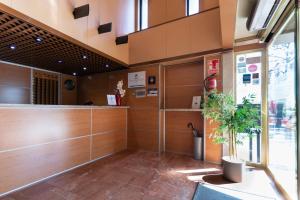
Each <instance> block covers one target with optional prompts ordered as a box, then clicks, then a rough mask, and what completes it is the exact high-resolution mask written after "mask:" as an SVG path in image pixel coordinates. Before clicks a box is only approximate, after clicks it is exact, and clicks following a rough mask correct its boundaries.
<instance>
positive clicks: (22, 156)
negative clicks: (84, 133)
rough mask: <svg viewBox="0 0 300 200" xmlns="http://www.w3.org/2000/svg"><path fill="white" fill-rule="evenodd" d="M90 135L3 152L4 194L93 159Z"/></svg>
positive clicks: (0, 172)
mask: <svg viewBox="0 0 300 200" xmlns="http://www.w3.org/2000/svg"><path fill="white" fill-rule="evenodd" d="M89 141H90V138H89V137H84V138H79V139H75V140H68V141H62V142H56V143H51V144H46V145H41V146H36V147H32V148H27V149H23V150H17V151H10V152H5V153H0V162H1V165H0V177H1V180H0V194H1V193H4V192H7V191H9V190H12V189H15V188H17V187H21V186H23V185H26V184H28V183H30V182H34V181H37V180H39V179H42V178H45V177H47V176H50V175H53V174H56V173H59V172H61V171H63V170H66V169H69V168H72V167H75V166H77V165H79V164H82V163H85V162H88V161H89V157H90V152H89V149H90V148H89V147H90V144H89Z"/></svg>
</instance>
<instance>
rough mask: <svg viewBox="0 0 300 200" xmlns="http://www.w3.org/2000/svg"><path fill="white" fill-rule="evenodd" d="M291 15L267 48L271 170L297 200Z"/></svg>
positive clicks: (294, 54)
mask: <svg viewBox="0 0 300 200" xmlns="http://www.w3.org/2000/svg"><path fill="white" fill-rule="evenodd" d="M295 24H296V21H295V17H294V14H292V15H291V16H290V17H289V19H288V20H287V22H286V23H285V24H284V25H283V27H282V29H281V30H280V31H279V33H278V34H277V35H276V36H275V37H274V39H273V40H272V41H271V43H270V44H269V46H268V72H267V73H268V95H267V98H268V168H269V170H270V171H271V173H272V174H273V176H274V178H275V179H276V181H277V182H278V183H279V184H280V185H281V187H283V189H284V190H285V191H286V192H287V194H288V195H289V196H290V197H291V198H292V199H297V159H296V156H297V126H296V124H297V117H296V116H297V113H296V62H295V56H296V42H295V40H296V39H295V38H296V37H295V36H296V28H295Z"/></svg>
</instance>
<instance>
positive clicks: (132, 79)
mask: <svg viewBox="0 0 300 200" xmlns="http://www.w3.org/2000/svg"><path fill="white" fill-rule="evenodd" d="M145 86H146V71H140V72H133V73H128V88H139V87H145Z"/></svg>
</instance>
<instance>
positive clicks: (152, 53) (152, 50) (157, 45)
mask: <svg viewBox="0 0 300 200" xmlns="http://www.w3.org/2000/svg"><path fill="white" fill-rule="evenodd" d="M128 40H129V44H130V45H129V64H136V63H142V62H145V61H153V60H159V59H162V58H164V57H165V56H166V55H165V54H166V44H165V43H166V34H165V26H164V25H162V26H158V27H154V28H150V29H147V30H144V31H140V32H137V33H134V34H131V35H129V38H128Z"/></svg>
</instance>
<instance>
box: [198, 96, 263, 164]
mask: <svg viewBox="0 0 300 200" xmlns="http://www.w3.org/2000/svg"><path fill="white" fill-rule="evenodd" d="M254 98H255V96H254V95H249V97H247V98H246V97H245V98H243V102H242V104H241V105H236V102H235V100H234V97H233V96H232V95H231V94H224V93H221V92H217V91H212V92H210V93H209V94H208V96H207V98H206V99H205V102H204V103H203V109H202V110H201V111H202V113H203V115H204V117H205V118H206V119H208V120H210V123H212V122H215V123H217V124H218V127H217V128H216V129H215V130H214V133H211V134H210V138H211V139H212V140H213V142H214V143H217V144H223V143H227V144H228V145H229V156H231V157H234V158H237V144H242V138H243V137H241V134H245V133H246V134H247V136H249V137H251V135H252V134H251V130H252V129H259V128H260V127H259V118H260V117H259V109H258V108H257V107H255V105H254V104H252V102H253V99H254Z"/></svg>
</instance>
